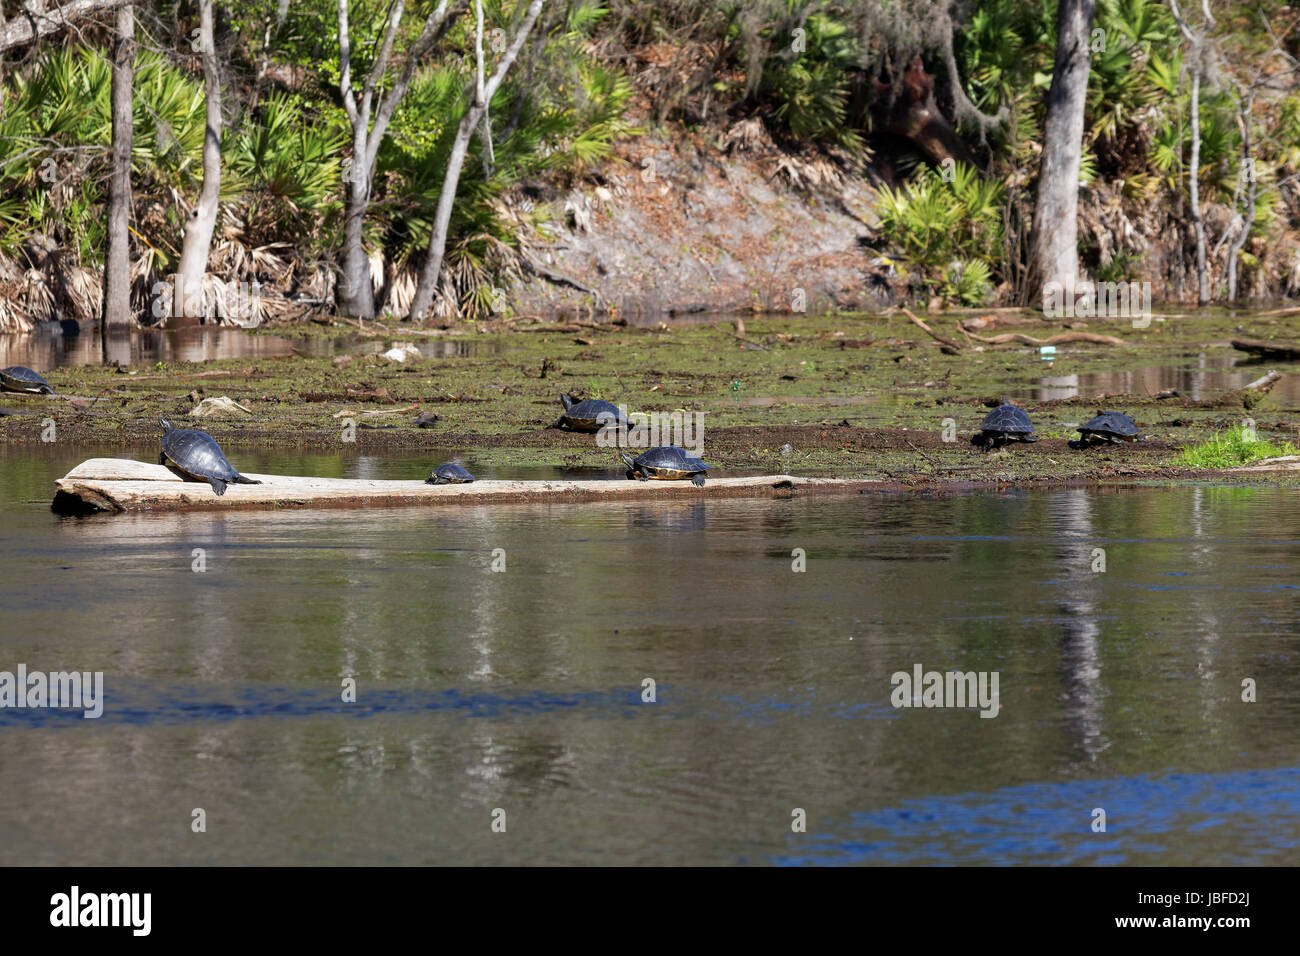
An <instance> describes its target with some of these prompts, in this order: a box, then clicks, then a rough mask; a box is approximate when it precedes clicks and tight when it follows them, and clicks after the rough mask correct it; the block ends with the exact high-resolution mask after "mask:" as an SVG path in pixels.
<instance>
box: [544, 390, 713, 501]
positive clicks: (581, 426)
mask: <svg viewBox="0 0 1300 956" xmlns="http://www.w3.org/2000/svg"><path fill="white" fill-rule="evenodd" d="M560 404H561V405H563V406H564V411H563V412H562V413H561V415H560V417H559V419H557V420H556V422H555V424H554V425H552V426H551V428H561V429H564V430H565V431H573V432H587V433H591V432H598V431H600V430H601V429H602V428H608V427H613V428H616V429H626V428H630V427H631V424H630V423H629V422H628V420H627V417H626V416H625V415H624V414H623V411H622V409H620V408H619V407H618V406H617V405H615V404H614V403H612V402H606V401H603V400H602V399H599V398H589V399H586V400H585V401H581V402H575V401H574V400H573V397H572V396H571V395H561V396H560ZM618 457H619V458H621V459H623V463H624V464H625V465H627V477H628V478H629V479H636V480H637V481H650V480H656V481H682V480H685V481H689V482H691V484H693V485H698V486H703V485H704V473H705V472H706V471H708V470H709V466H708V465H706V464H705V463H704V462H702V461H701V460H700V459H698V458H693V457H691V456H690V455H689V454H687V453H686V450H685V449H683V448H678V447H677V446H676V445H660V446H658V447H657V448H650V449H648V450H647V451H645V452H644V453H643V454H641V455H639V456H638V457H636V458H633V457H632V456H631V455H627V454H624V453H623V452H619V453H618Z"/></svg>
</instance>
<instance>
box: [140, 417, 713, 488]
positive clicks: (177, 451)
mask: <svg viewBox="0 0 1300 956" xmlns="http://www.w3.org/2000/svg"><path fill="white" fill-rule="evenodd" d="M560 401H561V404H563V405H564V414H562V415H561V416H560V419H559V421H557V422H556V423H555V425H553V426H552V427H553V428H564V429H568V430H571V431H579V432H596V431H599V430H600V429H601V428H604V427H605V426H606V425H609V424H621V425H622V426H623V427H626V426H627V424H628V423H627V419H626V418H624V417H623V416H622V414H621V413H620V412H619V410H618V408H617V407H616V406H614V405H612V404H610V403H609V402H602V401H598V400H588V401H585V402H574V401H573V399H572V398H571V397H569V396H568V395H562V396H560ZM162 427H163V437H162V452H161V453H160V454H159V456H158V464H160V465H164V466H166V467H168V468H171V469H173V470H174V471H177V472H180V474H182V475H183V476H185V477H187V478H191V479H193V480H196V481H206V482H207V483H208V484H209V485H211V486H212V490H213V491H215V492H216V493H217V494H218V495H224V494H225V493H226V486H227V485H231V484H237V485H258V484H261V482H259V481H256V480H255V479H252V478H246V477H245V476H243V475H241V474H240V473H239V471H238V470H237V469H236V468H235V467H234V465H232V464H231V463H230V462H229V460H227V458H226V456H225V454H224V453H223V452H222V451H221V446H220V445H218V444H217V441H216V439H215V438H213V437H212V436H211V435H209V434H208V433H207V432H204V431H199V430H198V429H194V428H176V427H174V426H173V425H172V424H171V422H169V421H167V420H166V419H163V421H162ZM619 457H621V458H622V459H623V461H624V463H626V464H627V467H628V471H627V477H628V478H629V479H633V478H634V479H636V480H638V481H649V480H650V479H652V478H654V479H659V480H667V481H672V480H679V479H687V480H689V481H691V482H692V483H694V484H696V485H703V484H704V472H706V471H708V470H709V469H708V466H707V465H706V464H704V462H702V461H700V459H698V458H692V457H691V456H689V455H688V454H686V452H685V451H684V450H683V449H681V448H678V447H676V446H675V445H665V446H661V447H659V448H651V449H650V450H649V451H647V452H646V453H645V454H643V455H641V456H640V457H638V458H632V457H631V456H629V455H625V454H623V453H622V452H620V453H619ZM473 480H474V476H473V475H471V474H470V473H469V472H468V471H466V470H465V469H464V468H462V467H461V466H460V465H458V464H456V463H455V462H447V463H445V464H442V465H439V466H438V467H437V468H435V469H434V470H433V473H432V474H431V475H430V476H429V477H428V478H427V479H425V483H426V484H430V485H458V484H466V483H468V482H471V481H473Z"/></svg>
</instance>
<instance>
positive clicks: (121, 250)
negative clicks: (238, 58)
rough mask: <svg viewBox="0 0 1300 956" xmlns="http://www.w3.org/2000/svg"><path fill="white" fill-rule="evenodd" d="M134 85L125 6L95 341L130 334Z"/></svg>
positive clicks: (131, 19)
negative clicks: (101, 288) (102, 285)
mask: <svg viewBox="0 0 1300 956" xmlns="http://www.w3.org/2000/svg"><path fill="white" fill-rule="evenodd" d="M134 81H135V15H134V11H133V10H132V8H131V5H130V4H126V5H125V6H122V7H119V8H118V10H117V17H116V27H115V30H114V37H113V79H112V84H111V90H110V93H109V96H110V101H111V111H112V120H113V140H112V145H111V147H110V150H109V164H110V170H109V175H108V224H107V226H108V227H107V241H108V243H107V244H108V248H107V250H106V252H105V255H104V304H103V310H102V311H101V312H100V316H99V332H100V340H101V342H102V343H103V349H104V355H105V356H107V354H108V338H109V336H110V335H111V334H113V333H115V332H116V333H121V332H122V331H124V330H127V329H130V328H131V319H132V317H131V263H130V227H131V133H132V129H131V122H132V121H131V92H132V86H133V84H134Z"/></svg>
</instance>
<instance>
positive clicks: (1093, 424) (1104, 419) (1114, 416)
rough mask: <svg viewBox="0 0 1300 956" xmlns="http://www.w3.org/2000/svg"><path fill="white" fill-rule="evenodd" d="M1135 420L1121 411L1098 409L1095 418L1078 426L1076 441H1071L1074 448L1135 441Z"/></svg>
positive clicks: (1136, 434)
mask: <svg viewBox="0 0 1300 956" xmlns="http://www.w3.org/2000/svg"><path fill="white" fill-rule="evenodd" d="M1137 438H1138V427H1137V422H1135V421H1133V419H1131V418H1129V417H1128V416H1127V415H1125V414H1124V413H1123V412H1104V411H1101V410H1098V412H1097V417H1096V418H1090V419H1089V420H1088V421H1086V422H1084V423H1083V424H1082V425H1080V426H1079V440H1078V442H1071V443H1070V444H1071V446H1072V447H1075V448H1086V447H1088V446H1089V445H1090V444H1093V443H1096V444H1106V443H1110V444H1113V445H1118V444H1120V443H1121V442H1125V441H1137Z"/></svg>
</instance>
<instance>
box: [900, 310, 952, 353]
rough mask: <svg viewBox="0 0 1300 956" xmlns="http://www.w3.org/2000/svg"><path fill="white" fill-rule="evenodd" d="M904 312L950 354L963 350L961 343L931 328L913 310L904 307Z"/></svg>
mask: <svg viewBox="0 0 1300 956" xmlns="http://www.w3.org/2000/svg"><path fill="white" fill-rule="evenodd" d="M903 314H904V315H905V316H907V317H908V318H909V319H911V320H912V324H913V325H915V326H916V327H917V328H919V329H920V330H921V331H922V332H924V333H925V334H926V335H928V336H930V338H932V339H934V340H935V341H936V342H938V343H939V344H940V345H941V346H943V347H945V349H946V350H947V351H948V352H949V353H950V354H952V355H956V354H957V353H958V352H960V351H961V346H960V345H958V344H957V343H956V342H953V341H952V340H951V339H945V338H944V337H943V336H942V335H940V334H939V333H938V332H936V331H935V330H934V329H932V328H930V327H929V326H928V325H926V324H925V323H924V322H922V321H921V320H920V319H918V318H917V317H916V316H915V315H913V314H912V313H911V311H909V310H908V309H903Z"/></svg>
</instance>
